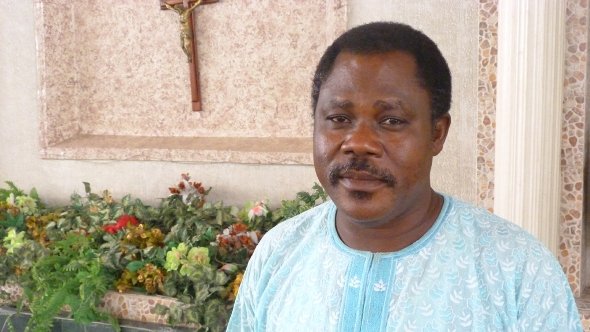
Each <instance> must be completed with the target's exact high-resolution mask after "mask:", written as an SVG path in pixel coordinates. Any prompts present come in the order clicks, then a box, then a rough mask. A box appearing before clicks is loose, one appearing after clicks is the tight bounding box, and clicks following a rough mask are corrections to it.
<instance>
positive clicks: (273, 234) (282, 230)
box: [261, 201, 334, 246]
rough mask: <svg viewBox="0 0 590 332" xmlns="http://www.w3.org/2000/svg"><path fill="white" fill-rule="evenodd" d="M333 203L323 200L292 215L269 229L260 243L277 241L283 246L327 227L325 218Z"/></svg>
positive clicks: (269, 243)
mask: <svg viewBox="0 0 590 332" xmlns="http://www.w3.org/2000/svg"><path fill="white" fill-rule="evenodd" d="M331 209H334V203H332V202H331V201H328V202H324V203H322V204H319V205H318V206H315V207H313V208H311V209H309V210H307V211H305V212H302V213H300V214H298V215H296V216H294V217H291V218H289V219H287V220H285V221H283V222H281V223H279V224H278V225H276V226H274V227H273V228H272V229H271V230H269V231H268V232H267V233H266V234H265V235H264V236H263V237H262V241H261V244H263V243H265V245H271V246H272V245H273V244H274V243H279V244H280V245H281V246H285V245H286V244H287V243H289V242H293V241H299V240H300V239H302V238H303V237H305V235H306V234H315V235H317V234H316V233H317V232H321V231H322V230H324V229H326V228H327V222H326V220H327V219H326V218H328V215H329V214H330V210H331Z"/></svg>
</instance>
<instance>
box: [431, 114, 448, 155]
mask: <svg viewBox="0 0 590 332" xmlns="http://www.w3.org/2000/svg"><path fill="white" fill-rule="evenodd" d="M449 127H451V115H450V114H449V113H445V114H443V115H441V116H439V117H438V118H436V120H434V123H433V124H432V155H433V156H436V155H438V154H439V153H440V152H441V151H442V149H443V146H444V145H445V140H446V139H447V134H448V133H449Z"/></svg>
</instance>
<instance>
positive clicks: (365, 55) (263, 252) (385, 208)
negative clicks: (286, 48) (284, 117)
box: [228, 23, 581, 332]
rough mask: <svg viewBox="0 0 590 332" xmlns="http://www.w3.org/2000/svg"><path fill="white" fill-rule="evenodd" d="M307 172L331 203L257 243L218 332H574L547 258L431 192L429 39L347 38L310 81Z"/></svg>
mask: <svg viewBox="0 0 590 332" xmlns="http://www.w3.org/2000/svg"><path fill="white" fill-rule="evenodd" d="M312 99H313V109H314V164H315V169H316V173H317V176H318V178H319V180H320V182H321V184H322V185H323V186H324V188H325V189H326V191H327V192H328V194H329V196H330V198H331V199H332V202H327V203H324V204H322V205H320V206H318V207H316V208H314V209H312V210H309V211H307V212H305V213H303V214H301V215H299V216H297V217H295V218H293V219H291V220H288V221H285V222H284V223H282V224H279V225H278V226H276V227H275V228H274V229H272V230H271V231H270V232H269V233H268V234H267V235H265V237H264V238H263V239H262V241H261V242H260V244H259V246H258V247H257V249H256V251H255V253H254V255H253V256H252V259H251V260H250V263H249V265H248V269H247V272H246V274H245V277H244V281H243V283H242V285H241V287H240V290H239V293H238V298H237V300H236V303H235V306H234V311H233V313H232V317H231V319H230V322H229V326H228V331H322V332H323V331H525V330H527V331H528V330H530V331H581V325H580V321H579V316H578V312H577V309H576V305H575V302H574V300H573V297H572V294H571V291H570V289H569V285H568V283H567V280H566V278H565V276H564V275H563V272H562V271H561V268H560V266H559V264H558V263H557V261H556V260H555V258H554V257H553V256H552V255H551V253H550V252H549V251H548V250H546V249H545V248H544V247H543V246H542V245H541V244H540V243H539V242H538V241H537V240H535V239H534V238H533V237H532V236H530V235H528V234H527V233H525V232H524V231H523V230H521V229H520V228H518V227H517V226H515V225H513V224H511V223H509V222H507V221H505V220H502V219H500V218H499V217H497V216H494V215H492V214H490V213H488V212H487V211H485V210H483V209H479V208H476V207H474V206H471V205H469V204H466V203H464V202H461V201H459V200H457V199H454V198H452V197H450V196H447V195H444V194H440V193H437V192H435V191H433V189H432V188H431V185H430V169H431V163H432V158H433V157H434V156H436V155H437V154H438V153H439V152H440V151H441V150H442V148H443V144H444V141H445V138H446V136H447V133H448V130H449V126H450V123H451V118H450V116H449V114H448V111H449V108H450V103H451V75H450V72H449V69H448V66H447V63H446V61H445V60H444V58H443V56H442V55H441V53H440V51H439V50H438V48H437V46H436V45H435V44H434V42H433V41H431V40H430V39H429V38H428V37H427V36H425V35H424V34H422V33H421V32H419V31H416V30H414V29H412V28H411V27H409V26H406V25H402V24H397V23H371V24H367V25H363V26H359V27H356V28H353V29H351V30H350V31H348V32H346V33H345V34H343V35H342V36H341V37H339V38H338V39H337V40H336V41H335V42H334V43H333V44H332V45H331V46H330V47H329V48H328V49H327V50H326V53H325V54H324V56H323V57H322V59H321V60H320V63H319V65H318V67H317V70H316V75H315V78H314V82H313V91H312Z"/></svg>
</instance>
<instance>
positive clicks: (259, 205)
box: [248, 202, 268, 220]
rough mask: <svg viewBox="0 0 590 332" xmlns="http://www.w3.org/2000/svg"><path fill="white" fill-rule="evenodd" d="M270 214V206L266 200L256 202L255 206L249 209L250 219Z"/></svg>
mask: <svg viewBox="0 0 590 332" xmlns="http://www.w3.org/2000/svg"><path fill="white" fill-rule="evenodd" d="M267 214H268V208H267V207H266V204H264V202H256V203H255V204H254V206H253V207H252V208H251V209H250V211H248V219H250V220H252V219H254V218H256V217H262V216H266V215H267Z"/></svg>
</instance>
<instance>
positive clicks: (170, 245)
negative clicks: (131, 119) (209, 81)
mask: <svg viewBox="0 0 590 332" xmlns="http://www.w3.org/2000/svg"><path fill="white" fill-rule="evenodd" d="M7 184H8V188H6V189H0V240H1V241H0V284H3V283H7V282H15V283H17V284H19V285H20V286H21V287H22V288H23V290H24V295H25V297H24V300H26V301H27V302H28V309H29V310H30V311H31V312H32V314H33V316H32V317H33V318H32V319H31V321H30V323H29V324H30V326H29V327H30V328H31V329H33V330H38V331H49V330H50V329H51V324H52V318H53V317H54V316H55V315H56V314H58V313H59V312H60V311H61V309H62V308H63V306H64V305H67V306H69V308H70V309H71V310H72V312H71V314H72V316H73V318H74V319H75V320H77V321H78V322H89V321H92V320H105V319H111V320H112V319H113V318H112V317H111V318H109V316H108V314H107V313H105V312H102V311H101V310H100V309H99V303H100V300H101V298H102V296H103V295H104V294H105V293H106V292H107V291H109V290H114V291H118V292H130V291H134V292H142V293H146V294H158V295H165V296H170V297H175V298H176V299H178V300H179V301H180V302H181V303H182V305H179V306H177V307H163V306H159V307H157V308H156V309H157V312H158V313H161V314H166V315H168V317H169V321H170V323H171V324H184V325H187V324H188V325H190V326H192V327H193V328H194V329H195V330H196V331H222V330H224V329H225V325H226V323H227V320H228V317H229V314H230V313H231V308H232V305H233V301H234V299H235V297H236V295H237V292H238V289H239V285H240V282H241V280H242V276H243V273H244V270H245V268H246V265H247V263H248V260H249V258H250V256H251V255H252V253H253V251H254V249H255V248H256V245H257V244H258V242H259V241H260V239H261V238H262V237H263V236H264V234H265V233H266V232H267V231H268V230H270V229H271V228H272V227H274V226H275V225H276V224H277V223H279V222H281V221H283V220H285V219H287V218H289V217H291V216H294V215H296V214H298V213H301V212H302V211H305V210H307V209H309V208H311V207H313V206H315V205H316V204H317V203H318V202H321V201H324V200H326V195H325V193H324V191H323V190H322V188H321V187H320V186H318V185H315V186H314V187H313V190H314V192H313V193H306V192H301V193H298V194H297V196H296V198H295V199H293V200H285V201H282V203H281V205H280V206H279V207H278V208H276V209H271V208H270V207H269V205H268V203H267V202H265V201H257V202H253V203H247V204H245V205H244V206H243V207H237V206H227V205H225V204H223V202H215V203H211V202H208V201H207V195H208V194H209V192H210V191H211V188H208V189H206V188H205V187H204V186H203V185H202V183H200V182H196V181H192V180H191V178H190V176H189V174H182V175H181V180H180V182H179V183H178V184H177V185H176V186H172V187H169V192H170V195H169V196H168V197H167V198H165V199H163V200H162V201H161V203H160V205H159V206H157V207H152V206H148V205H145V204H143V202H141V201H140V200H138V199H132V198H131V197H130V196H128V195H127V196H124V197H123V198H121V199H120V200H115V199H113V197H112V196H111V194H110V193H109V192H108V191H103V192H102V193H100V194H96V193H93V192H92V190H91V188H90V184H88V183H84V187H85V195H79V194H73V195H72V196H71V203H70V204H69V205H68V206H63V207H46V206H45V205H44V204H42V202H41V200H40V199H39V196H38V195H37V193H36V191H35V190H32V191H31V193H29V194H25V193H24V192H23V191H22V190H20V189H19V188H17V187H16V186H15V185H14V184H12V183H10V182H8V183H7ZM64 281H67V282H64ZM19 305H22V302H21V303H20V304H19Z"/></svg>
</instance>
